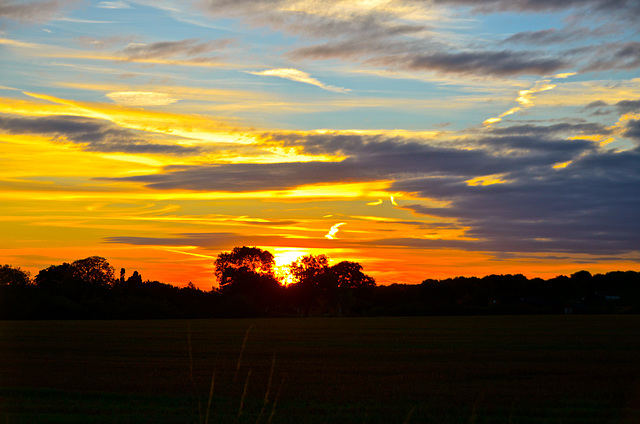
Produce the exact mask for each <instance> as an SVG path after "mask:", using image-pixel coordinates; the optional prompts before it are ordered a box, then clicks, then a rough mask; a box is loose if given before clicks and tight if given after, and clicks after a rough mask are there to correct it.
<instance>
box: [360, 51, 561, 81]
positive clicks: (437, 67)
mask: <svg viewBox="0 0 640 424" xmlns="http://www.w3.org/2000/svg"><path fill="white" fill-rule="evenodd" d="M370 62H371V63H373V64H376V65H385V66H387V67H390V68H400V69H409V70H414V71H435V72H441V73H456V74H480V75H492V76H516V75H546V74H549V73H553V72H556V71H558V70H560V69H564V68H566V67H568V66H569V64H570V63H569V62H567V61H566V60H564V59H562V58H559V57H555V58H554V57H544V56H542V55H540V54H538V53H536V52H520V51H518V52H515V51H509V50H503V51H469V52H456V53H449V52H435V53H426V54H424V53H423V54H412V55H404V56H403V55H399V56H390V57H383V58H378V59H375V60H371V61H370Z"/></svg>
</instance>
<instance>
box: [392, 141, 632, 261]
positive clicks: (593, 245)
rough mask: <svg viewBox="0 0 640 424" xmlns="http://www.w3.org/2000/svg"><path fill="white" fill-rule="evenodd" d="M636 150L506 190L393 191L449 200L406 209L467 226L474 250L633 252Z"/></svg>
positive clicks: (407, 184) (424, 183)
mask: <svg viewBox="0 0 640 424" xmlns="http://www.w3.org/2000/svg"><path fill="white" fill-rule="evenodd" d="M639 160H640V152H639V151H638V150H637V149H636V150H633V151H626V152H619V153H615V152H601V153H598V154H590V155H586V156H581V157H579V158H576V159H575V160H574V161H573V162H572V163H571V165H569V166H568V167H566V168H561V169H558V170H555V171H554V172H548V171H543V170H530V171H529V172H526V173H519V174H518V175H517V176H516V178H515V179H514V180H512V181H511V182H510V183H509V184H494V185H488V186H469V185H467V184H464V183H463V182H462V181H461V179H459V178H453V177H449V178H441V179H438V178H425V179H415V180H408V181H401V182H397V183H395V184H394V185H393V186H392V189H394V190H400V191H409V192H414V193H419V194H420V195H421V196H424V197H429V198H434V197H435V198H438V199H443V200H448V201H449V202H450V206H449V207H448V208H431V207H422V206H420V205H412V206H405V208H408V209H412V210H413V211H414V212H415V213H418V214H422V215H429V216H435V217H447V218H455V219H456V220H457V221H458V222H459V223H460V225H461V226H468V227H469V228H470V230H469V231H468V232H467V234H466V235H467V236H468V237H472V238H476V239H477V241H475V242H473V243H471V244H473V245H474V246H473V248H474V249H480V250H483V249H485V250H488V251H510V252H536V251H540V252H543V251H547V252H551V251H556V252H572V253H588V254H618V253H624V252H634V251H635V252H637V251H640V244H639V243H638V240H637V237H636V235H637V234H638V232H639V231H640V222H638V220H637V219H634V218H633V215H634V214H635V211H636V210H638V209H637V208H638V207H640V199H639V198H638V196H635V195H633V194H632V193H634V192H637V191H638V190H640V168H638V166H637V164H638V163H639V162H638V161H639Z"/></svg>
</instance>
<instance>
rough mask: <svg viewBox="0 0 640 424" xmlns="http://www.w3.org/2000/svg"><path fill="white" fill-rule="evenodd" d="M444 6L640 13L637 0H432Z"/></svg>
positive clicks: (483, 9)
mask: <svg viewBox="0 0 640 424" xmlns="http://www.w3.org/2000/svg"><path fill="white" fill-rule="evenodd" d="M431 1H432V2H433V3H434V4H438V5H443V6H468V7H471V8H472V9H473V10H474V11H476V12H480V13H494V12H550V11H564V10H569V9H579V10H582V11H584V12H587V13H597V12H608V13H616V14H621V15H622V14H634V15H637V14H639V13H640V4H638V2H637V1H636V0H563V1H557V0H482V1H477V0H431Z"/></svg>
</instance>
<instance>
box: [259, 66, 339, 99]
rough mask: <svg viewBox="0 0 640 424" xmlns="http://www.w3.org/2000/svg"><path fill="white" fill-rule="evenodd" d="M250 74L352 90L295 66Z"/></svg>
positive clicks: (333, 88) (323, 87)
mask: <svg viewBox="0 0 640 424" xmlns="http://www.w3.org/2000/svg"><path fill="white" fill-rule="evenodd" d="M247 73H248V74H252V75H264V76H271V77H279V78H284V79H288V80H291V81H296V82H302V83H305V84H311V85H315V86H316V87H320V88H322V89H323V90H327V91H333V92H336V93H346V92H349V91H351V90H349V89H348V88H342V87H335V86H333V85H329V84H325V83H323V82H321V81H318V80H317V79H315V78H313V77H312V76H311V75H309V74H308V73H306V72H303V71H300V70H298V69H293V68H277V69H267V70H264V71H259V72H257V71H255V72H249V71H248V72H247Z"/></svg>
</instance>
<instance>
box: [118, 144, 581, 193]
mask: <svg viewBox="0 0 640 424" xmlns="http://www.w3.org/2000/svg"><path fill="white" fill-rule="evenodd" d="M269 137H270V138H269V139H268V143H272V144H279V145H282V146H283V147H285V148H296V149H298V150H299V151H300V152H301V153H305V154H329V155H341V156H348V157H347V158H346V159H344V160H342V161H340V162H319V161H313V162H295V163H266V164H265V163H236V164H210V165H191V166H168V167H165V168H164V170H163V172H162V173H160V174H151V175H140V176H132V177H126V178H120V179H118V180H120V181H123V180H124V181H131V182H141V183H144V184H145V185H146V186H147V187H150V188H153V189H157V190H170V189H187V190H194V191H223V192H247V191H261V190H285V189H290V188H294V187H298V186H302V185H308V184H316V183H339V182H358V181H375V180H387V179H405V178H410V177H412V176H416V175H419V176H424V175H431V176H439V175H455V176H460V177H462V178H463V179H470V178H474V177H476V176H480V175H489V174H498V173H513V172H522V170H526V169H529V168H536V167H550V166H552V165H553V164H555V163H557V162H563V161H567V160H571V159H572V158H573V157H574V156H575V155H578V154H580V153H583V152H586V151H589V150H591V149H593V143H592V142H590V141H584V140H562V139H557V140H551V139H544V138H540V137H539V138H537V139H536V138H533V137H526V136H521V137H515V136H509V137H486V138H482V139H478V140H476V143H477V145H478V146H480V147H479V148H476V149H464V148H454V147H437V146H432V145H429V144H425V143H424V142H419V141H412V140H406V139H401V138H385V137H382V136H378V137H376V136H362V135H341V134H330V133H329V134H310V135H306V136H300V135H298V134H287V133H282V134H280V133H271V134H269ZM504 152H508V153H504ZM507 154H508V156H505V155H507Z"/></svg>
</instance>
